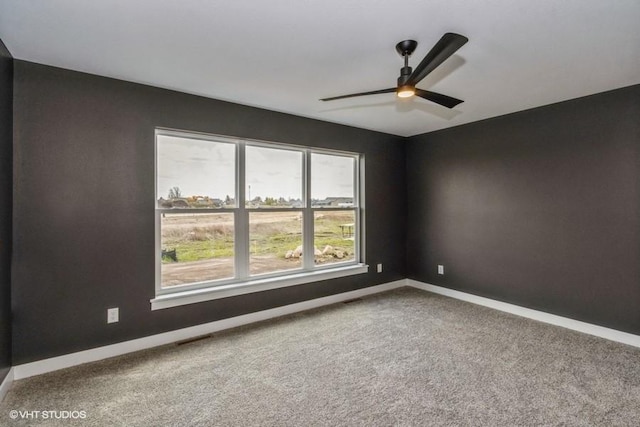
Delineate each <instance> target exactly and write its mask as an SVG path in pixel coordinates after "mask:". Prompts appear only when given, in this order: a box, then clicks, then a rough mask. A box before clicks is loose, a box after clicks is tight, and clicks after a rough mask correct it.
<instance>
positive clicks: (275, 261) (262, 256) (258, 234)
mask: <svg viewBox="0 0 640 427" xmlns="http://www.w3.org/2000/svg"><path fill="white" fill-rule="evenodd" d="M249 239H250V240H249V244H250V247H249V251H250V254H251V255H250V261H249V271H250V273H251V274H252V275H256V274H264V273H273V272H275V271H284V270H292V269H297V268H301V267H302V260H301V257H302V212H300V211H292V212H251V213H250V214H249Z"/></svg>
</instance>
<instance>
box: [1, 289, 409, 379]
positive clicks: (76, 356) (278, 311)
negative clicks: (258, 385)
mask: <svg viewBox="0 0 640 427" xmlns="http://www.w3.org/2000/svg"><path fill="white" fill-rule="evenodd" d="M403 286H406V280H405V279H402V280H398V281H395V282H389V283H385V284H382V285H377V286H371V287H368V288H362V289H357V290H355V291H350V292H344V293H341V294H336V295H330V296H327V297H322V298H316V299H313V300H309V301H303V302H299V303H296V304H290V305H285V306H283V307H277V308H273V309H269V310H263V311H259V312H256V313H249V314H245V315H242V316H237V317H232V318H229V319H222V320H218V321H215V322H210V323H205V324H202V325H197V326H191V327H189V328H184V329H178V330H175V331H170V332H165V333H161V334H157V335H152V336H148V337H144V338H138V339H135V340H131V341H125V342H121V343H118V344H112V345H107V346H104V347H98V348H93V349H90V350H84V351H79V352H77V353H71V354H65V355H63V356H58V357H52V358H50V359H44V360H38V361H35V362H30V363H25V364H22V365H17V366H14V367H13V379H15V380H20V379H23V378H28V377H31V376H34V375H40V374H44V373H47V372H52V371H56V370H59V369H64V368H69V367H71V366H76V365H81V364H83V363H88V362H95V361H97V360H102V359H107V358H109V357H114V356H120V355H123V354H126V353H132V352H134V351H139V350H144V349H148V348H152V347H158V346H161V345H165V344H171V343H174V342H178V341H183V340H187V339H191V338H195V337H199V336H202V335H207V334H211V333H213V332H218V331H222V330H224V329H230V328H235V327H238V326H242V325H247V324H249V323H254V322H259V321H262V320H267V319H272V318H275V317H280V316H284V315H287V314H292V313H297V312H300V311H305V310H309V309H312V308H317V307H322V306H325V305H329V304H335V303H338V302H342V301H347V300H350V299H354V298H360V297H363V296H366V295H371V294H376V293H379V292H384V291H388V290H391V289H396V288H401V287H403Z"/></svg>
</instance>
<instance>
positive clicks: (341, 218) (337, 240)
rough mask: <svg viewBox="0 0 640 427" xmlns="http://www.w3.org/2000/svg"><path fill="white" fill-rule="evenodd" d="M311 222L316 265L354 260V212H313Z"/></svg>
mask: <svg viewBox="0 0 640 427" xmlns="http://www.w3.org/2000/svg"><path fill="white" fill-rule="evenodd" d="M313 220H314V225H313V226H314V236H313V237H314V245H315V247H316V249H317V250H318V252H316V254H318V255H317V256H316V265H320V264H332V263H336V262H346V261H353V260H355V236H356V217H355V212H354V211H351V210H350V211H326V212H315V213H314V215H313Z"/></svg>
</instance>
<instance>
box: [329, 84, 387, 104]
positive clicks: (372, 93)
mask: <svg viewBox="0 0 640 427" xmlns="http://www.w3.org/2000/svg"><path fill="white" fill-rule="evenodd" d="M395 91H396V88H395V87H391V88H389V89H380V90H372V91H371V92H360V93H352V94H349V95H340V96H333V97H331V98H323V99H321V100H320V101H333V100H336V99H343V98H351V97H354V96H364V95H377V94H379V93H391V92H395Z"/></svg>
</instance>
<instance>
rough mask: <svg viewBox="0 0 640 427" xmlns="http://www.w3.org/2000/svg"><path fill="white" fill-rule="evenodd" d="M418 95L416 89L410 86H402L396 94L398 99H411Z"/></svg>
mask: <svg viewBox="0 0 640 427" xmlns="http://www.w3.org/2000/svg"><path fill="white" fill-rule="evenodd" d="M415 94H416V88H415V87H413V86H409V85H404V86H400V87H399V88H398V90H397V92H396V95H398V98H411V97H412V96H413V95H415Z"/></svg>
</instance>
